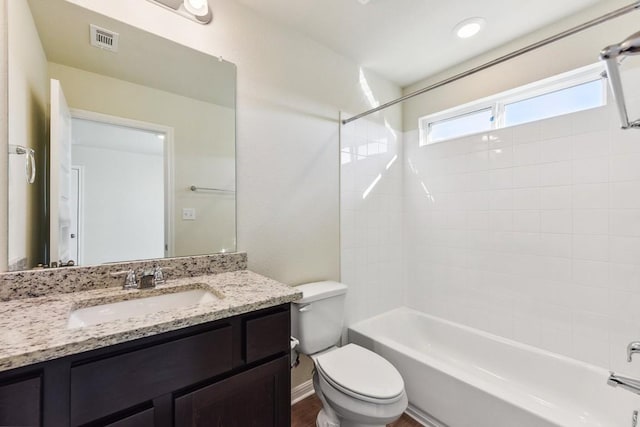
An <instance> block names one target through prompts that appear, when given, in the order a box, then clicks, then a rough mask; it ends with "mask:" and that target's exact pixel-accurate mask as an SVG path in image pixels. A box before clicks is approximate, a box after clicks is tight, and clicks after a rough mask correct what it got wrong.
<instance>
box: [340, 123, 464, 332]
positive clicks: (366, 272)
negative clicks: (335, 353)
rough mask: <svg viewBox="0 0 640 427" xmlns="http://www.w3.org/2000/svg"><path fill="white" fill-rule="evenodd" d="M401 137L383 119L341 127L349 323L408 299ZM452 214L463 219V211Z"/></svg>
mask: <svg viewBox="0 0 640 427" xmlns="http://www.w3.org/2000/svg"><path fill="white" fill-rule="evenodd" d="M401 138H402V133H401V132H397V131H395V130H393V129H392V128H391V127H390V125H389V124H388V123H387V122H385V121H384V119H379V120H376V119H361V120H358V121H355V122H352V123H350V124H348V125H345V126H342V129H341V138H340V139H341V153H340V155H341V163H342V165H341V191H340V194H341V209H340V213H341V280H342V282H344V283H345V284H347V286H349V290H348V293H347V301H346V321H347V324H350V323H353V322H357V321H358V320H362V319H365V318H367V317H371V316H374V315H376V314H379V313H383V312H385V311H387V310H390V309H392V308H396V307H400V306H402V305H404V300H405V298H404V292H405V289H404V283H405V282H404V267H403V257H402V254H403V239H402V228H403V227H402V213H403V210H402V207H403V206H402V205H403V203H402V194H403V190H402V180H403V173H402V163H403V162H402V151H401V149H402V145H401V142H402V141H401ZM461 170H462V167H461ZM450 220H451V221H452V223H454V224H458V225H460V224H462V223H464V222H465V212H463V211H459V212H456V214H455V215H453V216H452V218H450Z"/></svg>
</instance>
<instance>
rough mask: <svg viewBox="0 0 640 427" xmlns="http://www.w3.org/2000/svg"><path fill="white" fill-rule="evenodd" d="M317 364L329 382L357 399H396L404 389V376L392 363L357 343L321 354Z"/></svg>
mask: <svg viewBox="0 0 640 427" xmlns="http://www.w3.org/2000/svg"><path fill="white" fill-rule="evenodd" d="M316 366H317V367H318V370H319V371H320V373H321V374H322V375H323V376H324V377H325V379H326V380H327V381H329V382H330V383H331V384H332V385H334V386H336V387H337V388H339V389H342V390H343V391H345V392H347V393H348V394H350V395H352V396H354V397H356V398H357V397H359V396H364V397H369V398H373V399H381V400H385V399H393V398H396V397H398V396H399V395H401V394H402V392H403V391H404V381H403V380H402V376H400V373H399V372H398V370H397V369H396V368H395V367H394V366H393V365H392V364H391V363H389V362H388V361H387V360H386V359H384V358H383V357H381V356H379V355H377V354H376V353H374V352H372V351H369V350H367V349H366V348H362V347H360V346H358V345H355V344H347V345H346V346H344V347H342V348H338V349H336V350H333V351H329V352H327V353H325V354H322V355H320V356H318V358H317V359H316ZM349 392H350V393H349Z"/></svg>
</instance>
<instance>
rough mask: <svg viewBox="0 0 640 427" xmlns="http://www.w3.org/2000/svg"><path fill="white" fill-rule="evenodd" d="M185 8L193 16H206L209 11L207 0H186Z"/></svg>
mask: <svg viewBox="0 0 640 427" xmlns="http://www.w3.org/2000/svg"><path fill="white" fill-rule="evenodd" d="M184 8H185V9H187V12H189V13H191V14H192V15H193V16H206V15H207V14H208V13H209V5H208V4H207V0H184Z"/></svg>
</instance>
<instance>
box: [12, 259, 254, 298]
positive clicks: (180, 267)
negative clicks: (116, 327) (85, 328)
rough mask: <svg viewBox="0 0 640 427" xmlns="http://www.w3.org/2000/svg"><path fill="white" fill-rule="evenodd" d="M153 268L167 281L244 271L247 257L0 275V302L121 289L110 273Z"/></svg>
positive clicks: (162, 260)
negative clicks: (160, 269) (158, 269)
mask: <svg viewBox="0 0 640 427" xmlns="http://www.w3.org/2000/svg"><path fill="white" fill-rule="evenodd" d="M155 265H158V266H160V267H162V268H165V269H167V270H166V277H167V279H173V278H181V277H195V276H202V275H204V274H217V273H226V272H230V271H238V270H244V269H246V268H247V254H246V253H244V252H238V253H227V254H213V255H202V256H191V257H183V258H164V259H156V260H149V261H134V262H123V263H114V264H102V265H96V266H89V267H84V266H81V267H65V268H48V269H43V270H26V271H16V272H8V273H0V301H8V300H12V299H18V298H31V297H41V296H44V295H51V294H57V293H69V292H81V291H86V290H90V289H105V288H109V287H112V286H122V283H123V278H122V277H112V276H111V274H110V273H113V272H117V271H122V270H128V269H130V268H132V269H134V270H136V271H138V270H142V269H148V268H152V267H153V266H155Z"/></svg>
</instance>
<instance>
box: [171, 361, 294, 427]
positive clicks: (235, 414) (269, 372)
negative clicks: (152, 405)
mask: <svg viewBox="0 0 640 427" xmlns="http://www.w3.org/2000/svg"><path fill="white" fill-rule="evenodd" d="M289 394H290V372H289V357H288V356H283V357H280V358H278V359H276V360H274V361H272V362H269V363H265V364H264V365H260V366H258V367H255V368H253V369H250V370H248V371H246V372H243V373H241V374H238V375H235V376H233V377H230V378H227V379H225V380H222V381H219V382H217V383H215V384H212V385H210V386H206V387H203V388H201V389H199V390H196V391H194V392H192V393H189V394H186V395H184V396H181V397H178V398H176V399H175V427H289V425H290V418H291V411H290V407H289V405H290V395H289Z"/></svg>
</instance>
